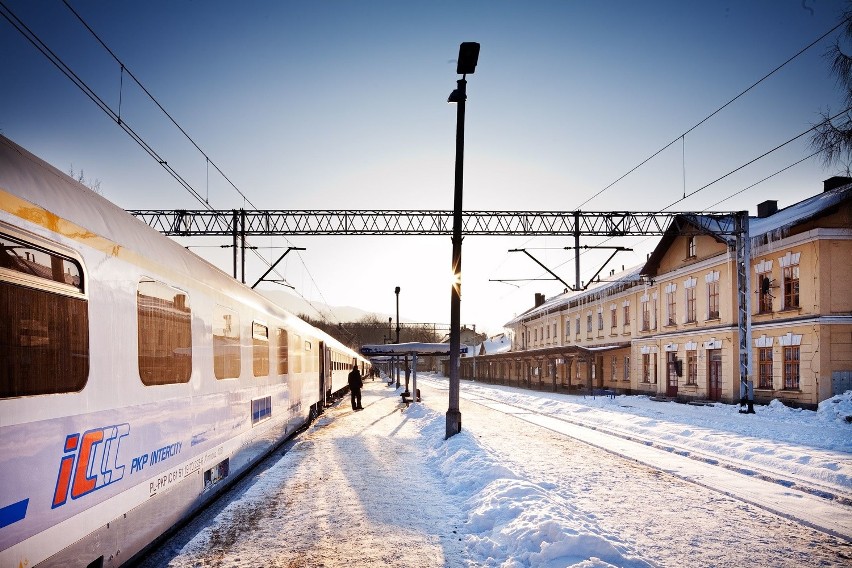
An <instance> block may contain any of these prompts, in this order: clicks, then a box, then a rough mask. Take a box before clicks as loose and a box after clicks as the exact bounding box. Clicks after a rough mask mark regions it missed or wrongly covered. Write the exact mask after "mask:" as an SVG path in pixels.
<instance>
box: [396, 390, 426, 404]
mask: <svg viewBox="0 0 852 568" xmlns="http://www.w3.org/2000/svg"><path fill="white" fill-rule="evenodd" d="M399 396H400V397H402V402H404V403H405V406H408V405H409V404H411V403H412V402H414V399H413V398H411V393H410V392H404V393H402V394H400V395H399ZM417 402H421V398H420V389H417Z"/></svg>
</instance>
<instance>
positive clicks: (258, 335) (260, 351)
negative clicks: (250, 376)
mask: <svg viewBox="0 0 852 568" xmlns="http://www.w3.org/2000/svg"><path fill="white" fill-rule="evenodd" d="M251 342H252V359H253V361H254V363H253V365H252V367H253V369H254V376H255V377H266V376H268V375H269V328H268V327H266V326H265V325H263V324H261V323H257V322H253V323H252V326H251Z"/></svg>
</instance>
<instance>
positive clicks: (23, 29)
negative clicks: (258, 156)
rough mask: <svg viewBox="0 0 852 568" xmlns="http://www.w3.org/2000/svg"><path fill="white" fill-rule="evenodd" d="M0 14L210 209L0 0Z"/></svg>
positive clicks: (161, 158)
mask: <svg viewBox="0 0 852 568" xmlns="http://www.w3.org/2000/svg"><path fill="white" fill-rule="evenodd" d="M0 8H2V10H0V15H2V16H3V18H4V19H6V21H7V22H9V24H11V25H12V27H14V28H15V29H16V30H17V31H18V33H20V34H21V35H22V36H24V38H25V39H26V40H27V41H29V42H30V43H31V44H32V45H33V46H34V47H35V48H36V49H37V50H38V51H39V52H41V54H42V55H44V56H45V57H46V58H47V59H48V60H49V61H50V62H51V63H53V65H54V66H56V68H57V69H59V71H60V72H62V74H63V75H65V76H66V77H67V78H68V79H69V80H70V81H71V82H72V83H74V84H75V85H76V86H77V88H79V89H80V90H81V91H83V93H84V94H85V95H86V96H87V97H89V99H91V101H92V102H93V103H95V105H96V106H97V107H98V108H100V109H101V110H102V111H103V112H104V113H105V114H106V115H107V116H109V117H110V118H111V119H112V120H113V121H114V122H115V123H116V124H118V126H120V127H121V128H122V129H123V130H124V131H125V132H126V133H127V134H128V135H129V136H130V137H131V138H132V139H133V140H134V141H135V142H136V143H137V144H139V146H140V147H141V148H142V149H143V150H145V152H146V153H147V154H148V155H149V156H151V157H152V158H154V160H156V161H157V163H159V164H160V166H161V167H162V168H163V169H164V170H166V171H167V172H168V173H169V174H170V175H171V176H172V177H173V178H174V179H175V180H176V181H177V182H178V183H179V184H180V185H181V186H182V187H183V188H184V189H185V190H186V191H188V192H189V193H190V194H191V195H192V196H193V197H194V198H195V199H196V200H197V201H198V202H199V203H201V205H203V206H204V207H206V208H207V209H209V210H212V207H210V205H209V204H207V203H206V202H205V201H204V198H203V197H202V196H201V194H200V193H198V192H197V191H196V190H195V188H193V187H192V185H191V184H190V183H189V182H188V181H186V180H185V179H184V178H183V177H182V176H181V175H180V174H178V172H177V171H176V170H175V169H174V168H172V167H171V166H170V165H169V164H168V162H167V161H166V160H164V159H163V157H162V156H160V155H159V154H158V153H157V151H156V150H154V148H153V147H152V146H151V145H149V144H148V143H147V142H145V140H144V139H143V138H142V137H141V136H140V135H139V134H138V133H137V132H136V131H135V130H133V129H132V128H131V127H130V126H128V125H127V124H126V123H125V122H124V121H123V120H121V118H120V117H119V115H118V114H116V113H115V111H113V110H112V108H111V107H110V106H109V105H108V104H107V103H106V102H104V100H103V99H101V98H100V97H99V96H98V95H97V94H96V93H95V92H94V90H92V88H91V87H89V85H88V84H86V82H85V81H83V80H82V79H81V78H80V77H79V76H78V75H77V74H76V73H74V71H73V70H72V69H71V68H70V67H69V66H68V65H67V64H66V63H65V62H64V61H63V60H62V59H61V58H60V57H59V56H58V55H56V53H54V52H53V51H52V50H51V49H50V48H49V47H48V46H47V45H46V44H45V43H44V42H43V41H42V40H41V38H39V37H38V35H37V34H36V33H35V32H33V31H32V30H31V29H30V28H29V27H28V26H27V25H26V24H25V23H24V22H23V21H21V19H20V18H18V17H17V16H16V15H15V13H14V12H12V11H11V10H10V9H9V7H8V6H7V5H6V4H5V3H4V2H3V1H2V0H0Z"/></svg>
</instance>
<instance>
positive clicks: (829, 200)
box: [642, 184, 852, 275]
mask: <svg viewBox="0 0 852 568" xmlns="http://www.w3.org/2000/svg"><path fill="white" fill-rule="evenodd" d="M849 200H852V184H846V185H843V186H840V187H837V188H835V189H830V190H827V191H824V192H822V193H819V194H817V195H814V196H813V197H809V198H807V199H805V200H803V201H800V202H798V203H794V204H793V205H790V206H789V207H785V208H784V209H780V210H778V211H776V212H775V213H773V214H772V215H769V216H768V217H763V218H761V217H751V216H749V222H748V224H749V231H748V232H749V237H750V238H751V239H752V246H755V245H756V244H759V243H763V242H766V240H767V239H768V240H778V239H781V238H784V237H786V236H787V235H788V234H789V232H790V229H791V228H792V227H794V226H796V225H800V224H802V223H805V222H807V221H810V220H812V219H817V218H819V217H822V216H824V215H828V214H830V213H832V212H833V211H834V210H835V208H836V207H837V206H839V205H841V204H842V203H844V202H846V201H849ZM734 223H735V220H734V217H733V216H732V215H725V216H722V217H711V216H709V215H694V216H687V215H678V216H677V217H676V218H675V219H673V220H672V223H671V224H670V225H669V227H668V228H667V229H666V232H665V234H663V237H662V238H661V239H660V242H659V243H658V244H657V246H656V247H655V248H654V252H652V253H651V256H650V257H648V261H647V262H646V263H645V266H644V267H643V268H642V274H649V275H654V274H656V273H657V269H658V268H659V264H660V261H661V260H662V258H663V256H664V255H665V254H666V251H668V249H669V247H670V246H671V244H672V242H673V241H674V240H675V238H677V237H678V236H681V235H684V234H710V236H712V237H713V238H715V239H716V240H717V241H719V242H720V243H725V244H727V245H728V246H731V247H733V246H734V239H735V237H734V236H733V234H732V233H733V231H734ZM684 225H687V226H692V227H694V228H695V231H694V232H690V231H688V230H686V231H685V230H684ZM708 227H716V228H718V229H719V233H717V234H714V233H713V232H708Z"/></svg>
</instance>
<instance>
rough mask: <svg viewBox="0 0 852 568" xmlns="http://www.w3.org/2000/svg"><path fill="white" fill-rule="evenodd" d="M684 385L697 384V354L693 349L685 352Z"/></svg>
mask: <svg viewBox="0 0 852 568" xmlns="http://www.w3.org/2000/svg"><path fill="white" fill-rule="evenodd" d="M686 384H688V385H695V384H698V352H697V351H696V350H694V349H690V350H688V351H687V352H686Z"/></svg>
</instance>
